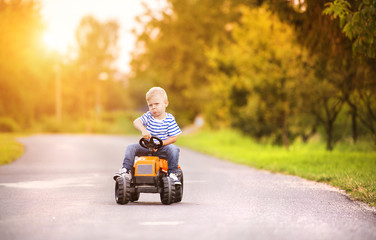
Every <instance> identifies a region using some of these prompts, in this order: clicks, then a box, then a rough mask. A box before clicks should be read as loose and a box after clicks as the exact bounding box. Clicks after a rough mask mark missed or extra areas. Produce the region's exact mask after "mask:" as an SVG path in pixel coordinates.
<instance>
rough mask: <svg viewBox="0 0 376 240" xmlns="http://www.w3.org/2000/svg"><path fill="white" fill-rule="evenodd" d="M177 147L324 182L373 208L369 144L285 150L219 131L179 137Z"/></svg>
mask: <svg viewBox="0 0 376 240" xmlns="http://www.w3.org/2000/svg"><path fill="white" fill-rule="evenodd" d="M178 144H181V145H183V146H187V147H190V148H193V149H196V150H199V151H201V152H204V153H207V154H211V155H215V156H217V157H220V158H223V159H227V160H230V161H233V162H237V163H241V164H245V165H249V166H252V167H255V168H259V169H265V170H268V171H272V172H280V173H285V174H291V175H296V176H300V177H303V178H306V179H309V180H315V181H319V182H326V183H329V184H331V185H333V186H335V187H339V188H341V189H344V190H346V192H347V193H349V194H350V196H351V197H353V198H355V199H358V200H361V201H364V202H366V203H368V204H370V205H371V206H376V178H375V176H374V169H375V168H376V149H375V146H374V145H373V144H372V143H371V144H370V143H369V142H359V143H356V144H353V143H352V144H350V143H341V144H339V145H338V147H337V149H335V150H333V151H332V152H329V151H326V150H325V145H324V144H322V143H321V142H319V141H311V142H310V143H309V144H304V143H301V142H295V143H294V144H292V145H291V146H290V148H289V150H286V149H285V148H281V147H278V146H275V145H264V144H259V143H256V142H255V141H253V140H251V139H250V138H247V137H245V136H244V135H243V134H240V133H239V132H237V131H233V130H222V131H215V132H213V131H203V132H199V133H196V134H193V135H188V136H181V137H179V140H178Z"/></svg>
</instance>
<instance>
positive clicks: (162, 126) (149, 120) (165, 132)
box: [140, 111, 182, 140]
mask: <svg viewBox="0 0 376 240" xmlns="http://www.w3.org/2000/svg"><path fill="white" fill-rule="evenodd" d="M140 119H141V121H142V124H143V125H144V127H146V130H148V131H149V132H150V134H151V135H152V136H155V137H159V138H160V139H162V140H166V139H167V138H169V137H174V136H177V135H179V134H180V133H182V132H181V130H180V128H179V126H178V124H177V123H176V121H175V117H174V116H173V115H172V114H170V113H166V117H165V118H164V119H163V120H158V119H155V118H154V117H153V115H152V114H151V113H150V111H148V112H147V113H144V114H143V115H142V116H141V117H140Z"/></svg>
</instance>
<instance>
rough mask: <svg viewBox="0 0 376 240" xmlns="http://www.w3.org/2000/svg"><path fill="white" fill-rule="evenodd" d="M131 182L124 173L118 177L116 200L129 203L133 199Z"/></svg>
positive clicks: (120, 202) (119, 202)
mask: <svg viewBox="0 0 376 240" xmlns="http://www.w3.org/2000/svg"><path fill="white" fill-rule="evenodd" d="M130 188H131V183H130V181H129V179H128V178H126V177H125V176H124V175H122V176H121V177H118V178H116V184H115V200H116V202H117V203H118V204H127V203H128V202H129V201H130V199H131V191H130V190H131V189H130Z"/></svg>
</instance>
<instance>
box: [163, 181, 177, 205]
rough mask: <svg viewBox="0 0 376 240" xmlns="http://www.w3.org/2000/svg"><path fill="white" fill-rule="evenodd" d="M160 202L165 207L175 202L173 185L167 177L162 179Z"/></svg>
mask: <svg viewBox="0 0 376 240" xmlns="http://www.w3.org/2000/svg"><path fill="white" fill-rule="evenodd" d="M161 202H162V203H163V204H165V205H170V204H171V203H173V202H175V183H174V181H173V180H172V179H171V178H169V177H163V178H162V192H161Z"/></svg>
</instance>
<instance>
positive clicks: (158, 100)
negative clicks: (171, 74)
mask: <svg viewBox="0 0 376 240" xmlns="http://www.w3.org/2000/svg"><path fill="white" fill-rule="evenodd" d="M146 102H147V104H148V107H149V111H148V112H146V113H144V114H143V115H142V116H141V117H139V118H137V119H136V120H135V121H134V122H133V125H134V127H135V128H136V129H138V130H139V131H140V132H141V134H142V137H143V138H144V139H146V140H149V139H150V138H151V137H152V136H155V137H159V138H160V139H161V140H162V141H163V146H162V147H161V148H159V149H158V150H157V151H156V152H155V155H156V156H158V157H160V158H164V159H166V160H167V162H168V174H169V177H170V178H172V180H173V181H174V182H175V185H180V184H181V182H180V181H179V179H178V178H177V176H176V173H177V172H178V160H179V151H180V149H179V148H178V147H177V146H176V145H174V144H173V143H175V142H176V140H177V138H178V135H179V134H180V133H181V130H180V128H179V126H178V124H177V123H176V121H175V118H174V116H173V115H171V114H169V113H166V107H167V106H168V99H167V94H166V91H165V90H164V89H163V88H160V87H153V88H151V89H150V90H149V91H148V92H147V93H146ZM147 153H148V150H147V149H145V148H143V147H141V146H140V145H139V144H138V143H137V144H131V145H129V146H128V147H127V150H126V152H125V157H124V161H123V167H122V168H121V169H120V170H119V171H118V172H117V173H115V175H114V180H116V178H118V177H120V176H121V175H122V174H125V176H126V177H127V178H128V179H129V180H131V179H132V172H131V171H132V169H133V164H134V158H135V156H142V155H146V154H147Z"/></svg>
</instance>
